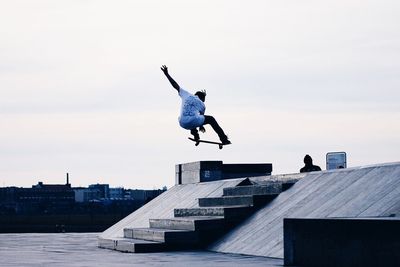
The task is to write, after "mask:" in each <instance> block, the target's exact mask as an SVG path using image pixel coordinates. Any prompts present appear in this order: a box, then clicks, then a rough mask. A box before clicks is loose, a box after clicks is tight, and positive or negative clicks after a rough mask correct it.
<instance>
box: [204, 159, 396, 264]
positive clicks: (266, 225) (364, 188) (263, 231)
mask: <svg viewBox="0 0 400 267" xmlns="http://www.w3.org/2000/svg"><path fill="white" fill-rule="evenodd" d="M295 176H296V175H295ZM272 177H273V176H272ZM289 177H290V176H288V177H287V178H289ZM374 216H396V217H398V216H400V163H390V164H381V165H374V166H367V167H359V168H349V169H341V170H332V171H321V172H312V173H307V174H305V176H304V177H303V178H302V179H301V180H300V181H298V182H297V183H296V184H294V185H293V186H292V187H291V188H290V189H288V190H287V191H285V192H283V193H281V194H280V195H279V196H278V197H277V198H275V199H274V200H273V201H272V202H271V203H270V204H268V205H267V206H265V207H264V208H262V209H260V210H259V211H258V212H256V213H255V214H254V215H252V216H251V217H250V218H248V219H247V220H246V221H244V222H243V223H242V224H241V225H239V226H238V227H237V228H235V229H234V230H233V231H231V232H230V233H228V234H227V235H225V236H224V237H222V238H221V239H219V240H217V241H216V242H215V243H213V244H212V245H211V246H209V250H212V251H217V252H226V253H239V254H248V255H259V256H267V257H276V258H283V219H284V218H296V217H302V218H331V217H374Z"/></svg>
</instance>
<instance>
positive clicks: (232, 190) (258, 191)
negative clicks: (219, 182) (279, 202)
mask: <svg viewBox="0 0 400 267" xmlns="http://www.w3.org/2000/svg"><path fill="white" fill-rule="evenodd" d="M223 190H224V191H223V192H224V194H223V195H224V196H244V195H270V194H279V193H281V192H282V183H280V182H271V183H269V184H267V185H246V186H235V187H227V188H224V189H223Z"/></svg>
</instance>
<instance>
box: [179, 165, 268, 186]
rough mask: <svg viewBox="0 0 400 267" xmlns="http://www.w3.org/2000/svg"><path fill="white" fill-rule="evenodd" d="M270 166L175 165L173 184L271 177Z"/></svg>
mask: <svg viewBox="0 0 400 267" xmlns="http://www.w3.org/2000/svg"><path fill="white" fill-rule="evenodd" d="M271 172H272V164H270V163H257V164H223V162H222V161H197V162H189V163H184V164H177V165H175V184H177V185H178V184H194V183H201V182H210V181H218V180H224V179H232V178H242V177H256V176H265V175H271Z"/></svg>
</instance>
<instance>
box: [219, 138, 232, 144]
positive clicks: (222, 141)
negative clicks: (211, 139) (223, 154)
mask: <svg viewBox="0 0 400 267" xmlns="http://www.w3.org/2000/svg"><path fill="white" fill-rule="evenodd" d="M220 140H221V143H222V144H223V145H229V144H232V143H231V141H229V140H228V136H225V137H224V138H221V139H220Z"/></svg>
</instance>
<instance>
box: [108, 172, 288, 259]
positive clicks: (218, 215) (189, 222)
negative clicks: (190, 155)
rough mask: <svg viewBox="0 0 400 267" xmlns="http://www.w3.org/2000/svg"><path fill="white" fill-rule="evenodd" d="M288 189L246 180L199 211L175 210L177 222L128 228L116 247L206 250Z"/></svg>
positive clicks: (151, 222)
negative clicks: (207, 246) (211, 243)
mask: <svg viewBox="0 0 400 267" xmlns="http://www.w3.org/2000/svg"><path fill="white" fill-rule="evenodd" d="M288 187H289V185H287V184H283V183H282V182H270V183H268V184H263V185H256V184H251V182H250V180H248V179H246V180H244V181H243V182H242V183H241V184H239V185H238V186H235V187H227V188H224V189H223V195H222V196H221V197H208V198H199V199H198V207H196V208H176V209H174V218H170V219H150V220H149V225H150V227H149V228H125V229H124V238H121V239H119V240H113V242H114V244H113V245H112V246H113V248H114V249H115V250H119V251H124V252H136V253H143V252H159V251H170V250H184V249H197V248H203V247H205V246H206V245H207V244H209V243H210V242H211V241H213V240H215V239H217V238H219V237H221V235H223V234H225V233H227V232H228V231H229V230H230V229H231V228H232V227H234V226H235V225H236V224H237V223H239V222H241V221H242V220H244V219H245V218H247V217H248V216H249V215H250V214H252V213H253V212H254V211H256V210H257V209H259V208H261V207H263V206H265V204H267V203H268V202H270V201H271V200H272V199H274V198H275V197H276V196H277V195H279V194H280V193H281V192H282V190H283V189H285V188H288Z"/></svg>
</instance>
